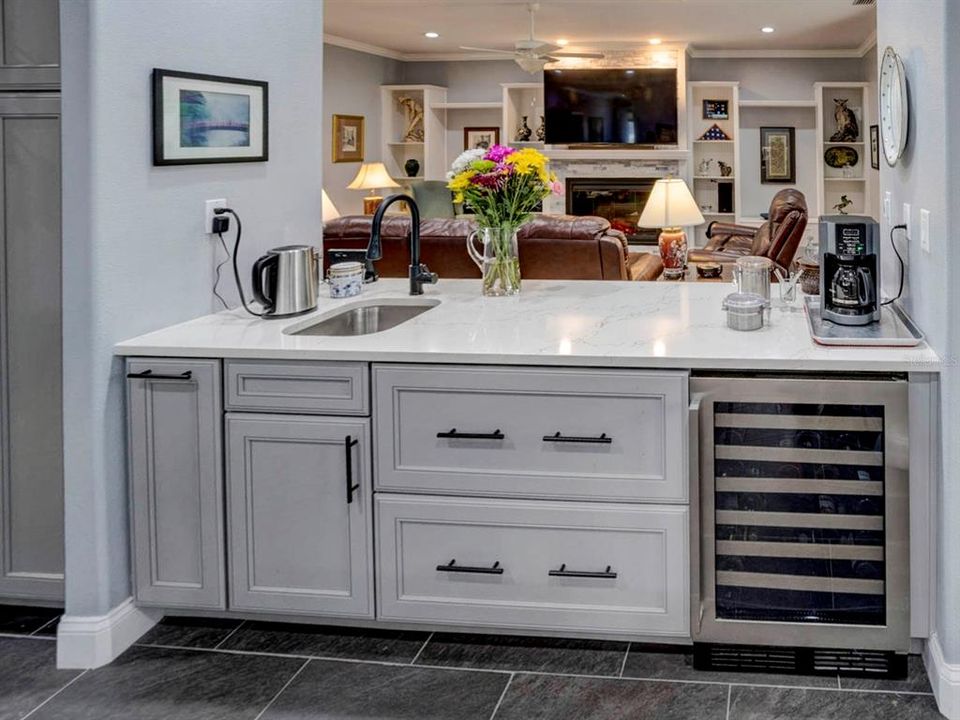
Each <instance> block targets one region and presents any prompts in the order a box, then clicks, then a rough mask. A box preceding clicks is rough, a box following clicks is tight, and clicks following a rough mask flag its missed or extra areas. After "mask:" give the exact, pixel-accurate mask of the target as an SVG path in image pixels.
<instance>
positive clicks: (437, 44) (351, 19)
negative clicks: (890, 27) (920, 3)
mask: <svg viewBox="0 0 960 720" xmlns="http://www.w3.org/2000/svg"><path fill="white" fill-rule="evenodd" d="M539 4H540V10H539V12H537V16H536V17H537V25H536V30H537V31H536V35H537V38H538V39H542V40H547V41H551V42H553V41H556V40H557V39H558V38H566V39H568V40H569V41H570V45H569V47H568V48H567V49H568V50H573V49H587V48H605V49H614V48H617V47H623V46H630V45H636V44H637V43H638V42H646V41H647V40H648V39H649V38H651V37H657V38H661V39H662V40H663V42H664V43H665V44H666V43H669V44H686V45H690V46H691V48H692V49H693V50H695V51H700V50H703V51H711V50H719V51H746V52H748V53H751V52H754V53H758V54H773V53H774V52H783V53H787V54H789V53H791V52H798V51H813V52H814V53H819V54H828V53H830V52H834V51H840V52H841V53H842V51H856V50H861V51H862V50H863V49H864V48H865V47H868V46H869V45H870V43H871V41H872V38H873V36H874V32H875V29H876V9H875V7H873V6H871V5H866V6H864V5H855V4H854V0H540V3H539ZM765 25H769V26H772V27H774V28H775V30H776V31H775V32H773V33H769V34H765V33H762V32H760V28H761V27H763V26H765ZM427 31H433V32H437V33H439V34H440V37H439V38H437V39H433V40H431V39H428V38H426V37H424V33H425V32H427ZM324 32H325V33H326V34H327V35H332V36H336V37H337V38H343V39H346V40H349V41H353V42H354V43H361V44H367V45H372V46H375V47H377V48H382V49H386V50H387V51H390V52H392V53H394V54H396V55H397V56H402V57H404V58H405V59H419V60H423V59H429V58H428V57H427V56H429V55H437V56H450V55H451V54H457V53H461V52H462V51H460V50H459V46H460V45H477V46H481V47H491V48H502V49H504V50H507V49H512V48H513V43H514V41H516V40H521V39H524V38H526V37H527V33H528V20H527V1H526V0H326V3H325V9H324ZM437 59H447V58H441V57H438V58H437Z"/></svg>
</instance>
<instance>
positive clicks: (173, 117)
mask: <svg viewBox="0 0 960 720" xmlns="http://www.w3.org/2000/svg"><path fill="white" fill-rule="evenodd" d="M267 131H268V120H267V83H265V82H262V81H260V80H241V79H239V78H230V77H221V76H219V75H201V74H199V73H187V72H178V71H175V70H162V69H160V68H154V70H153V164H154V165H199V164H205V163H229V162H265V161H266V160H267V156H268V152H267V151H268V147H267V146H268V132H267Z"/></svg>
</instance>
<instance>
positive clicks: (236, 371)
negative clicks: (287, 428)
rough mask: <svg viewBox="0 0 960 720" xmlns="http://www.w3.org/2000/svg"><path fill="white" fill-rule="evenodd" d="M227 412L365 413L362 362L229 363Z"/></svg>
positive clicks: (366, 388)
mask: <svg viewBox="0 0 960 720" xmlns="http://www.w3.org/2000/svg"><path fill="white" fill-rule="evenodd" d="M226 384H227V391H226V401H227V409H228V410H241V411H242V410H248V411H254V412H264V411H269V412H289V413H317V414H320V415H369V414H370V382H369V373H368V370H367V365H366V364H365V363H339V362H284V361H280V360H277V361H264V360H228V361H227V363H226Z"/></svg>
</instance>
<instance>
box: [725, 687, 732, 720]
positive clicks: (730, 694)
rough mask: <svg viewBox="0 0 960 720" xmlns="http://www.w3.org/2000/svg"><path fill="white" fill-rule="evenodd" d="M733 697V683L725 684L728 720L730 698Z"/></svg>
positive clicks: (727, 718)
mask: <svg viewBox="0 0 960 720" xmlns="http://www.w3.org/2000/svg"><path fill="white" fill-rule="evenodd" d="M731 697H733V685H727V714H726V720H730V698H731Z"/></svg>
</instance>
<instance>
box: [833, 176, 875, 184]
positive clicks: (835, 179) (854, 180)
mask: <svg viewBox="0 0 960 720" xmlns="http://www.w3.org/2000/svg"><path fill="white" fill-rule="evenodd" d="M823 181H824V182H846V183H862V182H866V181H867V179H866V178H862V177H857V178H845V177H825V178H824V179H823Z"/></svg>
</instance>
